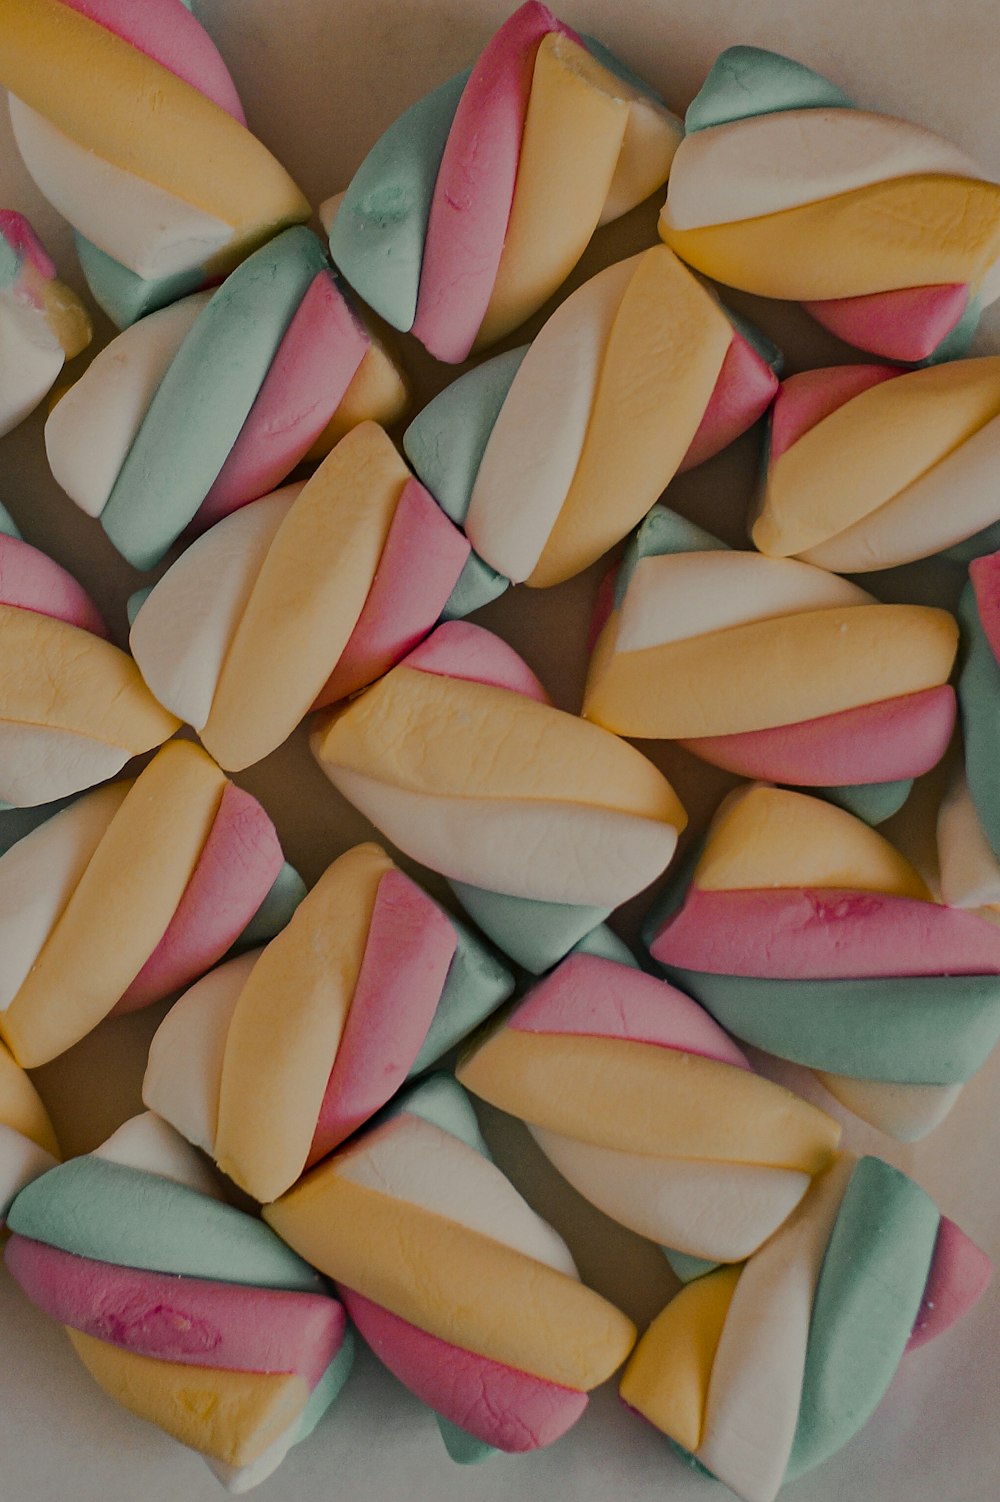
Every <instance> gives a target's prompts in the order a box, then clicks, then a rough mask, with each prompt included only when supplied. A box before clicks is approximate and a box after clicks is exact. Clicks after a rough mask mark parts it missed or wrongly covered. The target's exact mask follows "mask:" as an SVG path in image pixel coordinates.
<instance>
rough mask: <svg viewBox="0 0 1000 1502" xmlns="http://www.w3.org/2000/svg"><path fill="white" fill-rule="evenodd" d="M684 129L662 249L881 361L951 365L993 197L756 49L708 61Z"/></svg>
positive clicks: (890, 125)
mask: <svg viewBox="0 0 1000 1502" xmlns="http://www.w3.org/2000/svg"><path fill="white" fill-rule="evenodd" d="M685 125H686V129H687V133H686V135H685V138H684V141H683V142H682V144H681V146H680V147H679V149H678V152H677V155H676V157H675V160H674V164H673V168H672V171H671V176H670V183H669V188H668V192H667V201H666V204H665V205H664V208H663V211H662V213H661V215H660V234H661V236H662V237H663V239H664V240H665V241H666V243H667V244H668V245H669V246H670V247H671V248H672V249H673V250H674V251H676V253H677V254H678V255H679V256H681V258H682V259H683V260H685V261H687V262H688V263H689V264H690V265H691V266H693V267H694V268H695V270H697V271H700V272H703V273H704V274H705V275H707V276H711V277H712V278H713V279H714V280H716V281H719V282H723V283H725V284H726V285H728V286H731V287H740V288H742V289H743V290H744V291H747V292H755V293H758V294H759V295H761V296H764V297H778V298H786V299H792V300H795V301H800V302H803V303H804V304H805V306H806V308H807V309H808V311H809V312H810V313H811V314H812V316H813V317H814V318H816V319H818V320H819V322H820V323H822V324H824V325H825V326H826V327H827V328H829V329H830V330H831V331H832V332H833V333H835V334H837V335H838V336H839V337H840V338H842V339H846V340H847V342H848V343H850V344H855V345H857V346H858V347H859V348H861V349H864V350H868V351H869V352H870V353H872V354H876V355H880V356H882V357H883V358H886V359H890V360H903V361H908V362H917V361H921V360H926V359H928V358H939V359H940V358H945V357H946V356H947V357H951V356H952V355H954V354H957V353H964V352H965V349H966V348H967V347H968V343H969V340H970V339H971V337H972V334H973V332H974V330H975V325H976V321H977V319H978V315H979V311H980V309H981V307H982V306H983V305H984V303H986V302H989V301H991V300H992V299H993V298H994V297H995V296H996V287H995V285H994V284H995V282H996V278H995V277H993V276H991V271H992V270H993V268H994V266H995V264H996V262H997V260H998V258H1000V187H998V186H997V185H996V184H995V183H992V182H988V181H986V180H985V179H984V177H983V174H982V172H981V170H980V168H979V167H978V166H977V165H976V163H975V162H974V161H972V160H971V159H970V158H969V157H968V156H966V155H965V153H964V152H962V151H960V150H959V149H958V148H957V147H955V146H952V145H951V144H950V143H949V142H948V141H945V140H943V139H942V138H941V137H940V136H937V135H935V134H934V133H933V132H932V131H929V130H926V129H924V128H923V127H921V126H918V125H912V124H910V123H908V122H907V121H905V120H897V119H894V118H892V117H890V116H887V115H881V114H876V113H872V112H870V111H866V110H860V109H857V108H856V107H855V106H854V104H853V103H852V102H851V100H850V99H848V98H847V97H846V96H845V95H844V94H842V93H841V91H840V90H839V89H836V88H834V86H833V85H831V84H830V83H829V82H828V81H827V80H826V79H825V78H822V77H821V76H820V75H819V74H817V73H814V72H813V71H812V70H811V69H809V68H806V67H805V66H803V65H802V64H801V63H797V62H795V61H793V60H792V59H790V58H787V57H782V56H781V55H780V54H778V53H774V52H766V51H763V50H762V49H760V48H757V47H731V48H729V49H728V50H727V51H725V52H723V53H722V54H721V56H720V57H719V58H718V59H717V61H716V63H715V64H714V66H713V68H712V70H711V72H710V73H709V75H708V78H707V79H706V81H705V83H704V85H703V86H702V89H701V92H700V93H699V94H698V96H697V97H696V99H695V100H694V102H693V104H692V105H691V107H690V109H689V110H688V113H687V116H686V120H685Z"/></svg>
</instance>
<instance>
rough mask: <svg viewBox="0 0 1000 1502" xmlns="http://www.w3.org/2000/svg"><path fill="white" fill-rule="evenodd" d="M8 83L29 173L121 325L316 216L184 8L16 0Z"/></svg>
mask: <svg viewBox="0 0 1000 1502" xmlns="http://www.w3.org/2000/svg"><path fill="white" fill-rule="evenodd" d="M0 83H2V84H3V85H4V86H5V87H6V88H8V89H9V90H10V94H11V101H10V104H11V122H12V124H13V127H14V137H15V140H16V141H17V145H18V148H19V150H20V152H21V155H22V157H23V158H24V162H25V166H26V167H27V169H28V171H29V172H30V173H31V175H32V177H33V178H34V180H35V182H36V183H37V185H38V187H39V189H40V190H41V192H42V193H43V194H44V195H45V197H46V198H47V199H48V200H49V201H50V203H52V205H53V206H54V207H55V208H56V209H57V210H58V211H59V213H60V214H62V216H63V217H64V218H65V219H68V220H69V222H70V224H72V226H73V228H74V229H75V230H76V231H77V232H78V238H79V242H80V244H81V249H82V250H83V255H82V261H83V266H84V271H85V273H86V274H88V276H89V277H90V279H91V280H92V284H93V290H94V293H95V296H96V297H97V299H98V301H99V302H100V303H101V304H102V306H103V307H104V308H105V309H106V311H107V312H108V313H109V314H110V316H111V317H112V318H113V319H114V321H115V322H116V323H118V324H119V325H123V324H125V323H130V322H132V320H133V319H135V318H137V317H139V316H141V315H142V314H143V313H146V312H149V311H151V310H152V309H153V308H156V307H160V306H162V305H163V304H164V303H165V302H169V301H172V300H173V299H174V298H176V297H178V296H182V295H184V294H185V293H187V292H193V291H196V290H197V289H198V288H199V287H203V286H205V285H207V284H209V283H211V282H212V281H218V280H219V279H220V277H222V276H224V275H225V274H226V273H227V272H229V271H231V270H232V269H233V268H234V267H235V266H237V265H238V264H239V263H240V261H242V260H243V259H244V257H245V256H247V255H248V254H249V252H251V251H252V250H255V249H256V248H257V246H259V245H262V244H263V243H264V242H265V241H266V240H269V239H270V238H271V237H272V236H273V235H275V234H276V233H277V232H278V231H279V230H281V229H283V228H285V226H287V225H289V224H295V223H298V222H300V221H303V220H306V219H308V217H309V205H308V203H307V202H306V200H305V199H304V198H303V196H302V194H301V193H300V192H299V190H298V188H297V187H296V186H295V184H294V183H293V182H292V180H291V178H290V177H289V176H288V174H287V172H286V171H285V170H284V168H283V167H282V166H281V165H280V164H279V163H278V162H277V161H276V160H275V158H274V157H273V156H272V155H271V153H270V152H269V151H268V150H267V149H266V147H264V146H263V145H262V143H261V142H260V141H258V140H257V139H256V137H255V136H253V135H252V134H251V132H250V131H249V130H248V129H247V126H246V121H245V119H244V116H243V111H242V108H241V106H240V102H239V99H238V97H237V94H236V90H235V87H234V85H233V82H232V79H231V78H230V76H229V74H228V71H227V70H226V67H225V64H224V63H223V61H222V59H221V57H220V56H219V54H218V52H217V51H216V48H215V46H214V44H213V43H212V42H211V40H210V39H209V37H208V35H207V34H206V33H205V32H204V31H203V30H202V27H201V25H200V24H199V22H198V21H197V20H196V19H195V18H194V16H193V15H192V14H191V13H190V11H189V10H188V9H187V8H186V7H185V5H184V4H183V0H152V3H150V4H145V5H142V6H141V7H140V6H135V5H129V4H127V3H125V0H12V3H11V4H9V5H8V6H6V8H5V13H4V27H3V39H2V43H0Z"/></svg>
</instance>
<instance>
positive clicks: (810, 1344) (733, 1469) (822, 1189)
mask: <svg viewBox="0 0 1000 1502" xmlns="http://www.w3.org/2000/svg"><path fill="white" fill-rule="evenodd" d="M991 1272H992V1267H991V1263H990V1260H989V1258H988V1257H987V1256H986V1254H985V1253H984V1252H982V1251H980V1249H979V1248H978V1247H977V1246H976V1245H975V1243H974V1242H973V1241H971V1240H970V1239H969V1238H968V1237H967V1236H966V1235H965V1234H964V1232H962V1231H961V1230H960V1229H959V1228H958V1226H956V1225H955V1224H954V1222H953V1221H951V1220H949V1219H948V1218H947V1217H946V1216H944V1215H941V1214H940V1213H939V1211H938V1210H937V1207H936V1206H935V1205H934V1203H933V1201H932V1200H931V1199H930V1198H929V1197H928V1196H927V1195H926V1194H925V1193H924V1191H923V1190H922V1189H920V1188H918V1187H917V1185H916V1184H915V1183H914V1182H913V1180H912V1179H910V1178H908V1177H907V1176H906V1174H904V1173H901V1172H900V1171H899V1170H898V1169H896V1168H892V1167H890V1165H889V1164H888V1163H885V1162H884V1161H883V1160H882V1159H881V1158H861V1159H855V1158H853V1157H851V1156H849V1155H847V1154H842V1155H840V1156H839V1158H838V1159H837V1161H835V1162H834V1164H833V1165H832V1166H831V1167H830V1168H828V1169H827V1170H826V1171H825V1173H824V1174H823V1175H822V1176H821V1177H820V1179H819V1180H818V1181H817V1183H816V1185H815V1186H814V1187H813V1188H812V1189H811V1190H810V1192H809V1193H808V1194H807V1195H806V1197H805V1198H804V1199H803V1200H802V1202H801V1204H800V1205H799V1207H798V1209H797V1210H796V1211H795V1212H794V1214H793V1215H792V1216H791V1218H790V1219H789V1220H788V1221H787V1222H786V1223H785V1225H784V1226H783V1227H781V1229H780V1230H778V1232H777V1233H776V1234H775V1236H774V1237H773V1238H772V1239H771V1240H770V1241H769V1242H768V1243H767V1244H766V1245H765V1246H764V1247H763V1248H762V1249H761V1250H760V1251H758V1252H756V1253H755V1254H754V1255H753V1256H752V1257H751V1258H750V1259H749V1261H748V1262H746V1263H745V1264H744V1265H743V1267H742V1268H723V1269H719V1270H717V1271H714V1272H710V1273H708V1274H707V1275H706V1276H704V1277H701V1278H698V1279H696V1280H694V1281H692V1282H690V1283H689V1284H688V1285H687V1287H685V1288H684V1289H682V1290H681V1292H680V1293H679V1294H678V1295H677V1297H676V1298H675V1299H674V1300H673V1301H672V1303H670V1304H668V1305H667V1307H666V1309H664V1311H663V1313H662V1314H660V1315H659V1317H658V1318H657V1319H655V1320H654V1321H653V1323H652V1325H650V1327H649V1329H648V1330H647V1331H646V1333H645V1335H644V1336H643V1337H642V1339H641V1340H640V1342H639V1344H638V1346H637V1347H636V1349H635V1352H634V1353H633V1355H632V1358H631V1360H630V1361H629V1364H628V1366H627V1367H626V1369H625V1373H624V1376H623V1378H622V1382H621V1395H622V1398H623V1399H624V1401H625V1402H626V1404H628V1406H629V1407H631V1408H633V1409H635V1410H636V1411H637V1412H638V1413H640V1414H642V1416H643V1417H644V1418H646V1419H648V1420H649V1421H650V1422H651V1423H653V1424H655V1425H656V1427H657V1428H659V1429H661V1430H663V1432H664V1433H665V1434H667V1435H668V1436H669V1438H670V1439H671V1441H672V1443H673V1444H674V1446H675V1447H677V1448H678V1449H679V1450H680V1451H681V1453H683V1454H685V1455H686V1456H687V1458H688V1459H693V1460H695V1461H696V1462H697V1463H698V1464H699V1466H700V1467H702V1468H704V1469H705V1470H707V1471H708V1472H709V1473H710V1474H712V1475H713V1476H716V1477H717V1478H718V1479H719V1480H720V1481H723V1482H725V1484H726V1485H727V1486H728V1487H730V1488H731V1489H732V1490H733V1491H734V1492H735V1493H736V1495H737V1496H739V1497H742V1498H743V1499H744V1502H773V1499H774V1498H775V1497H776V1496H777V1494H778V1491H779V1490H780V1488H781V1486H782V1485H783V1483H784V1482H785V1481H791V1480H793V1479H794V1478H795V1477H797V1476H801V1475H803V1474H804V1473H805V1472H806V1471H810V1470H812V1469H813V1467H814V1466H817V1465H819V1464H820V1463H821V1462H822V1461H824V1460H826V1459H827V1458H828V1457H829V1456H830V1455H832V1454H833V1453H834V1452H835V1451H836V1450H839V1449H840V1448H841V1447H842V1446H843V1445H845V1444H846V1443H847V1442H848V1440H850V1439H851V1438H853V1436H854V1435H855V1434H856V1433H857V1432H858V1430H859V1429H861V1428H862V1427H863V1425H864V1424H865V1423H866V1422H867V1421H868V1419H869V1418H870V1416H871V1414H872V1413H873V1412H874V1410H875V1408H876V1406H877V1405H878V1403H879V1402H880V1401H881V1399H882V1397H883V1396H884V1394H885V1392H886V1390H887V1389H888V1387H889V1384H890V1382H891V1381H892V1379H893V1377H894V1375H895V1373H896V1370H897V1368H898V1366H899V1363H900V1361H901V1360H902V1359H903V1357H904V1355H905V1354H906V1353H907V1351H909V1350H912V1349H914V1348H915V1347H916V1346H919V1345H921V1344H923V1343H925V1342H926V1341H927V1340H929V1339H931V1338H932V1337H933V1336H935V1335H938V1334H940V1333H941V1332H942V1331H943V1330H946V1329H947V1328H948V1327H949V1326H950V1325H951V1324H953V1323H954V1322H955V1321H956V1320H957V1319H960V1318H961V1317H962V1315H964V1314H965V1313H967V1312H968V1311H969V1310H970V1309H972V1308H973V1307H974V1306H975V1305H976V1303H977V1302H978V1301H979V1299H980V1298H981V1297H982V1294H983V1293H984V1291H985V1289H986V1286H987V1284H988V1282H989V1280H990V1276H991Z"/></svg>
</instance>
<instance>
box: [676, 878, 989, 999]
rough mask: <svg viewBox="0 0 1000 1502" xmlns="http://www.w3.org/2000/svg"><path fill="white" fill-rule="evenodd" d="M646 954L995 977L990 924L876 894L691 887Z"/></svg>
mask: <svg viewBox="0 0 1000 1502" xmlns="http://www.w3.org/2000/svg"><path fill="white" fill-rule="evenodd" d="M654 956H655V958H656V959H657V960H659V961H660V962H661V964H665V965H677V966H679V967H680V968H681V969H683V970H703V971H706V972H708V973H709V974H712V975H746V976H759V977H767V978H768V979H772V980H834V979H836V980H850V979H854V978H859V977H866V978H869V979H878V978H880V977H889V976H893V977H896V976H911V975H912V976H917V975H998V974H1000V929H996V928H994V927H993V925H992V924H990V923H987V922H985V920H984V919H982V918H978V917H977V916H976V915H975V914H974V913H969V912H964V911H962V909H960V908H952V907H943V906H941V905H939V904H938V903H935V902H920V901H919V900H917V899H915V898H912V897H890V896H887V895H886V894H885V893H883V892H853V891H842V890H840V889H836V888H828V889H827V888H805V889H799V888H773V889H772V888H768V889H767V890H760V891H757V890H748V891H733V892H716V891H708V892H703V891H701V890H700V889H699V888H698V887H694V886H692V887H691V888H690V889H689V891H688V894H687V897H686V898H685V900H684V906H683V907H682V908H681V910H680V912H679V913H677V914H676V915H675V916H674V917H673V918H671V919H669V920H668V922H667V924H666V926H665V928H663V929H662V930H661V931H660V934H659V935H658V937H657V939H656V943H655V946H654Z"/></svg>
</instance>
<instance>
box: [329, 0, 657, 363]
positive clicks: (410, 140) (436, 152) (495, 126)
mask: <svg viewBox="0 0 1000 1502" xmlns="http://www.w3.org/2000/svg"><path fill="white" fill-rule="evenodd" d="M680 136H681V126H680V121H679V120H677V119H676V117H675V116H674V115H672V114H671V113H670V112H669V110H667V109H666V107H665V106H664V105H663V103H662V101H661V100H660V99H659V97H658V96H657V95H656V94H655V93H654V91H653V90H652V89H651V88H650V87H649V86H648V85H647V84H645V83H643V82H642V80H641V79H638V78H636V77H635V75H634V74H632V73H630V72H629V70H628V69H627V68H625V67H624V65H623V64H622V63H620V62H619V61H618V59H617V58H615V57H614V56H613V54H611V53H610V52H608V51H607V49H606V48H604V47H602V46H601V45H600V43H597V42H593V41H591V40H590V39H588V38H581V37H578V36H577V35H576V33H575V32H573V31H571V30H570V28H569V27H567V26H565V25H564V24H563V23H562V22H561V21H558V20H556V18H555V17H554V16H553V15H552V13H551V11H549V10H547V9H546V7H545V6H544V5H541V4H539V3H538V0H528V3H527V4H525V5H522V6H521V7H520V9H519V10H517V11H515V12H514V14H513V15H512V16H510V17H509V18H508V19H507V21H505V22H504V24H503V25H502V26H501V28H500V30H499V31H498V32H497V33H496V35H495V36H494V37H493V38H492V39H491V40H490V41H489V42H488V43H487V45H486V47H485V49H484V51H483V52H482V54H481V55H480V57H479V59H478V61H477V62H476V63H475V65H474V66H473V68H472V69H471V71H470V72H468V73H462V74H460V75H458V76H457V77H455V78H453V79H450V80H449V81H448V82H447V83H445V84H442V85H441V87H440V88H438V89H436V90H435V91H434V92H433V93H432V94H429V95H428V96H427V97H426V98H425V99H422V100H420V101H419V102H418V103H417V104H415V105H413V106H412V107H411V108H410V109H409V110H407V111H406V113H405V114H403V115H401V116H400V118H399V119H398V120H397V121H396V122H395V123H394V124H393V125H391V126H390V127H389V129H388V130H387V131H386V132H385V134H384V135H383V136H382V138H381V139H380V140H379V141H378V142H377V143H376V144H375V146H374V147H373V148H372V150H371V151H370V152H369V154H368V156H367V157H366V158H365V160H364V161H363V162H362V163H361V165H360V167H359V168H358V170H357V172H356V173H355V175H354V177H353V179H352V180H351V182H350V184H349V185H348V187H347V190H346V191H345V192H344V193H343V194H341V195H339V197H338V199H337V200H336V203H335V204H334V203H331V205H330V206H329V208H328V209H327V210H326V212H325V213H324V219H326V220H327V227H328V229H329V232H330V247H331V251H332V254H333V259H334V261H335V262H336V264H337V266H338V267H339V268H340V270H341V271H342V272H343V273H344V276H345V277H346V278H347V280H348V281H349V282H350V284H351V285H352V286H353V287H354V288H355V289H356V290H357V291H358V293H359V294H360V295H361V296H362V297H363V298H364V299H365V301H366V302H367V303H368V304H369V305H370V306H371V307H373V308H374V309H375V311H376V312H377V313H379V314H381V316H382V317H383V318H385V319H386V320H387V321H388V322H389V323H391V324H392V325H393V326H394V327H396V328H398V329H401V330H409V331H411V332H412V333H413V334H415V335H416V337H417V338H418V339H420V340H421V341H422V343H423V344H425V345H426V347H427V349H428V350H429V351H430V352H431V354H432V355H435V356H436V357H437V358H438V359H439V360H447V361H450V362H459V361H462V360H464V359H466V358H467V356H468V355H469V354H470V353H471V352H472V350H473V349H474V348H475V349H477V350H478V349H480V348H483V347H485V346H486V345H488V344H492V343H494V342H495V341H496V340H498V339H500V338H502V337H503V336H504V335H505V334H507V333H509V332H510V330H511V329H514V328H516V327H517V325H518V324H520V323H523V322H524V320H525V319H526V318H528V317H530V315H531V314H532V313H533V312H535V311H536V309H538V308H540V307H541V306H542V304H543V303H544V302H546V301H547V299H548V298H549V297H550V296H551V295H552V293H553V292H555V291H556V289H557V288H558V287H559V286H560V285H561V284H562V282H564V281H565V279H566V277H567V276H568V275H569V273H570V272H571V271H572V269H573V267H574V266H575V265H576V263H577V261H578V260H579V259H580V256H581V255H582V254H583V251H584V250H585V248H586V246H587V244H588V242H589V240H590V237H591V235H592V234H593V232H594V230H595V229H596V228H597V226H598V224H599V223H604V222H606V221H607V220H610V219H615V218H617V217H618V216H619V215H621V214H624V213H627V211H628V210H629V209H631V208H634V207H635V205H636V204H638V203H641V202H642V200H643V199H644V198H647V197H648V196H649V195H650V194H651V193H653V192H655V191H656V189H657V188H660V187H662V185H663V183H664V182H666V179H667V174H668V172H669V170H670V162H671V159H672V157H673V155H674V152H675V150H676V149H677V143H678V141H679V139H680Z"/></svg>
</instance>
